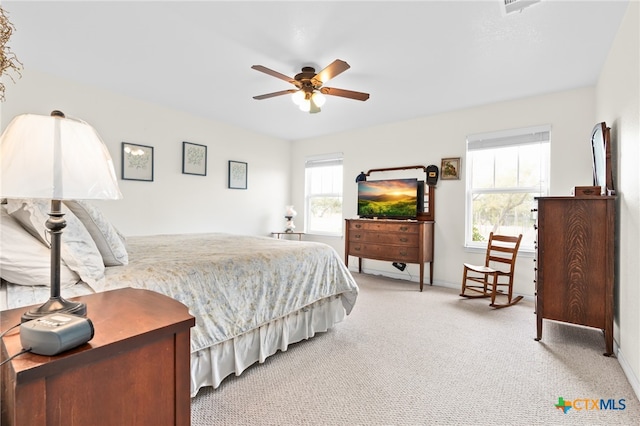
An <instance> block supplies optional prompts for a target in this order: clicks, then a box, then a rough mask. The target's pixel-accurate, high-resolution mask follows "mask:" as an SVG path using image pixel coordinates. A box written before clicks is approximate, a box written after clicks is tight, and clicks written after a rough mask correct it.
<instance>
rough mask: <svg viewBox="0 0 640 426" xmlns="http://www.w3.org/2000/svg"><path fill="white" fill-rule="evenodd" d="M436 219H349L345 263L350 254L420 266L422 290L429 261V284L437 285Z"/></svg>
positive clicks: (360, 270)
mask: <svg viewBox="0 0 640 426" xmlns="http://www.w3.org/2000/svg"><path fill="white" fill-rule="evenodd" d="M433 225H434V222H433V221H406V220H387V219H385V220H375V219H346V234H345V263H346V265H347V266H349V256H355V257H357V258H358V271H359V272H362V259H363V258H364V259H375V260H382V261H390V262H400V263H417V264H419V265H420V291H422V289H423V285H424V264H425V263H426V262H429V283H430V284H433Z"/></svg>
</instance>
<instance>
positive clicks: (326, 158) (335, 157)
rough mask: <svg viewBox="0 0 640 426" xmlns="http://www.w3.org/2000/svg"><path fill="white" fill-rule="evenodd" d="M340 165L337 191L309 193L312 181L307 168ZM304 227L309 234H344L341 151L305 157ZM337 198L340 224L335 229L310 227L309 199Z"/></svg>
mask: <svg viewBox="0 0 640 426" xmlns="http://www.w3.org/2000/svg"><path fill="white" fill-rule="evenodd" d="M338 165H339V166H340V184H339V185H337V186H336V187H337V188H339V191H338V192H319V193H313V194H312V193H311V186H312V182H311V180H310V179H309V169H310V168H316V167H333V166H338ZM304 171H305V173H304V179H305V182H304V188H305V189H304V215H305V216H304V217H305V221H304V228H305V233H307V234H310V235H320V236H328V237H342V236H343V234H344V226H342V218H343V216H344V214H343V212H344V189H343V187H344V155H343V153H341V152H337V153H331V154H324V155H317V156H311V157H307V158H306V160H305V167H304ZM323 197H326V198H339V199H340V218H341V220H340V224H339V225H338V226H337V228H336V230H335V231H329V232H328V231H323V230H318V229H311V228H310V226H311V222H312V221H311V200H312V199H314V198H323Z"/></svg>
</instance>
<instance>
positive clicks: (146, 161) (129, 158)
mask: <svg viewBox="0 0 640 426" xmlns="http://www.w3.org/2000/svg"><path fill="white" fill-rule="evenodd" d="M122 179H123V180H143V181H149V182H153V147H152V146H147V145H138V144H134V143H128V142H122Z"/></svg>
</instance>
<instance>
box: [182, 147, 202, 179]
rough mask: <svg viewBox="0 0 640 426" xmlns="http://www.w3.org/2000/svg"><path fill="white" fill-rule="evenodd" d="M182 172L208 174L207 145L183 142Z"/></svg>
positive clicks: (186, 173)
mask: <svg viewBox="0 0 640 426" xmlns="http://www.w3.org/2000/svg"><path fill="white" fill-rule="evenodd" d="M182 173H184V174H185V175H199V176H206V175H207V147H206V146H205V145H198V144H197V143H191V142H182Z"/></svg>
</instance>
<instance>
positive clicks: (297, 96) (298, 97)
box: [291, 90, 305, 106]
mask: <svg viewBox="0 0 640 426" xmlns="http://www.w3.org/2000/svg"><path fill="white" fill-rule="evenodd" d="M304 97H305V93H304V91H303V90H298V91H297V92H295V93H294V94H292V95H291V100H292V101H293V103H294V104H296V105H298V106H299V105H300V103H301V102H302V101H304Z"/></svg>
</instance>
